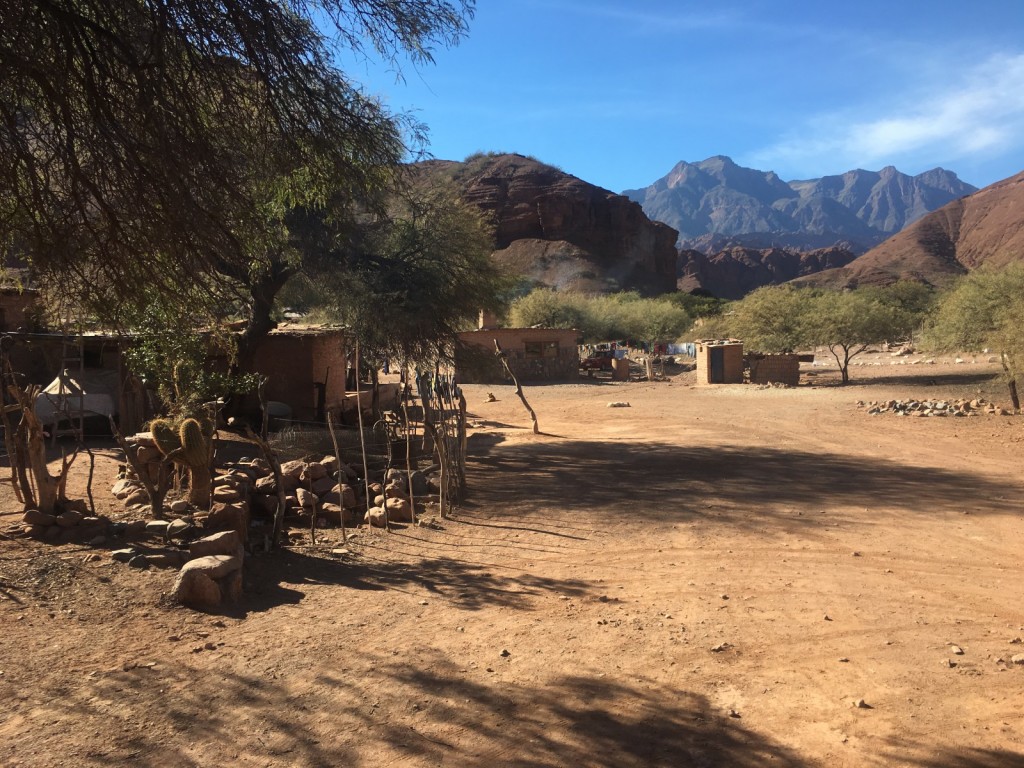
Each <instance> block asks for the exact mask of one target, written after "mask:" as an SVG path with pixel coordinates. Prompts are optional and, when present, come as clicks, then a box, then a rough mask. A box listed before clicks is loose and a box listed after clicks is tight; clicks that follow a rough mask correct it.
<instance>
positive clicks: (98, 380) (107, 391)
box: [35, 368, 119, 424]
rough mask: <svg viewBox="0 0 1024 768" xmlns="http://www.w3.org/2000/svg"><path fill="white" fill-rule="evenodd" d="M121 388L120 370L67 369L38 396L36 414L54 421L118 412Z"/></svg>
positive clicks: (43, 420) (109, 414) (46, 419)
mask: <svg viewBox="0 0 1024 768" xmlns="http://www.w3.org/2000/svg"><path fill="white" fill-rule="evenodd" d="M118 391H119V388H118V376H117V371H109V370H104V369H101V368H87V369H86V370H84V371H74V372H70V371H67V370H65V371H64V372H63V373H61V374H60V375H59V376H57V378H56V379H54V380H53V381H52V382H50V384H49V385H48V386H47V387H46V388H45V389H44V390H43V391H42V392H40V393H39V395H37V396H36V405H35V409H36V418H38V419H39V421H40V422H41V423H42V424H55V423H57V422H58V421H59V420H60V419H63V418H69V417H70V418H78V417H79V416H116V415H117V403H118ZM62 411H66V412H62Z"/></svg>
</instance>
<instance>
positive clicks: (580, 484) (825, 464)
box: [469, 440, 1024, 524]
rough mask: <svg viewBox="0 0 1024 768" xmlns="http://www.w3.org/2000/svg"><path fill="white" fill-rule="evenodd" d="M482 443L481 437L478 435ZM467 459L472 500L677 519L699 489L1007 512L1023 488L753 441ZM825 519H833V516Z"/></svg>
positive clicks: (697, 505)
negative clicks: (738, 443) (756, 443)
mask: <svg viewBox="0 0 1024 768" xmlns="http://www.w3.org/2000/svg"><path fill="white" fill-rule="evenodd" d="M484 445H485V446H486V445H487V444H486V443H484ZM476 448H477V445H476V444H474V448H473V451H471V454H473V455H471V458H470V461H469V474H470V478H469V486H470V487H471V488H473V489H474V491H473V494H472V496H471V502H472V507H473V508H480V509H484V508H491V509H503V508H506V507H508V506H510V505H516V506H521V505H523V504H529V505H531V506H534V507H538V508H540V507H551V508H555V509H563V510H568V511H573V512H578V511H593V512H595V513H597V514H600V515H611V516H618V515H629V516H635V515H636V514H637V513H638V511H639V510H640V509H642V513H643V515H644V517H645V519H648V520H660V521H669V522H677V521H681V520H687V519H692V518H696V517H700V516H701V515H702V512H701V509H703V507H704V506H705V505H704V500H705V499H713V500H714V501H715V502H716V503H719V504H722V505H737V506H740V507H744V508H746V509H748V510H749V511H750V513H751V514H750V515H749V516H745V517H744V520H747V521H749V523H750V524H760V523H763V522H764V521H765V519H766V518H770V517H771V516H772V515H773V514H775V513H778V512H787V513H788V512H791V511H792V510H793V509H799V510H804V509H809V510H812V511H817V510H819V509H821V508H822V507H823V506H835V505H847V506H857V507H869V508H870V507H877V508H881V509H886V510H894V509H895V510H902V511H906V512H917V513H922V514H936V513H941V512H948V511H952V512H959V511H962V510H964V509H968V510H971V511H973V512H983V513H1015V512H1018V511H1019V509H1020V504H1021V500H1022V497H1024V489H1022V488H1021V487H1020V485H1018V484H1014V483H1012V482H1011V481H1007V482H1005V483H1004V482H1001V481H998V480H996V479H992V478H989V477H985V476H983V475H980V474H972V473H970V472H964V471H957V470H954V469H946V468H941V467H920V466H913V465H909V464H901V463H899V462H897V461H893V460H887V461H885V462H884V463H880V462H879V463H875V462H871V461H870V460H868V459H865V458H862V457H855V456H845V455H839V454H822V453H810V452H806V451H799V450H793V449H787V448H773V447H760V446H712V447H707V446H701V447H682V446H675V445H670V444H665V443H639V442H635V443H634V442H630V443H621V442H617V443H609V442H601V441H594V440H556V441H546V442H530V443H525V444H513V445H507V446H503V447H502V449H501V450H500V451H491V450H489V449H487V452H486V453H484V454H483V455H480V454H479V453H478V452H477V450H476ZM833 522H835V521H833Z"/></svg>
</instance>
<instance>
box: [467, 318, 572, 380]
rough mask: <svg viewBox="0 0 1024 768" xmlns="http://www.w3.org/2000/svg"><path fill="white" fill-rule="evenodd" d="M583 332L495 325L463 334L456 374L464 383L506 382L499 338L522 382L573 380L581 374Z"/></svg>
mask: <svg viewBox="0 0 1024 768" xmlns="http://www.w3.org/2000/svg"><path fill="white" fill-rule="evenodd" d="M579 335H580V334H579V331H577V330H574V329H566V328H494V329H490V330H478V331H466V332H464V333H460V334H459V344H458V345H457V347H456V350H455V373H456V376H457V377H458V380H459V381H460V382H461V383H463V384H500V383H502V382H504V381H506V378H507V376H506V374H505V371H504V369H503V368H502V366H501V362H500V361H499V360H498V359H497V356H496V355H495V349H494V342H495V340H497V342H498V344H500V345H501V349H502V351H503V352H504V353H505V359H506V360H507V361H508V365H509V368H511V369H512V372H513V373H514V374H515V375H516V378H517V379H519V381H521V382H539V381H570V380H572V379H575V378H577V377H578V376H579V369H580V355H579V349H578V347H577V343H578V342H579Z"/></svg>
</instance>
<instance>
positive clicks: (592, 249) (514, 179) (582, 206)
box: [418, 154, 677, 294]
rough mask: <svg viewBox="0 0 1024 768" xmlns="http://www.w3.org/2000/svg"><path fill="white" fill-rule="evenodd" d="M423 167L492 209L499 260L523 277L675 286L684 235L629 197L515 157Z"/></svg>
mask: <svg viewBox="0 0 1024 768" xmlns="http://www.w3.org/2000/svg"><path fill="white" fill-rule="evenodd" d="M418 167H420V168H421V169H422V170H423V171H424V172H427V173H437V174H441V175H444V176H446V177H448V178H450V179H451V180H452V181H453V182H454V183H455V184H456V185H457V187H458V188H459V190H460V194H461V195H462V198H463V199H464V200H466V201H467V202H469V203H471V204H473V205H475V206H477V207H478V208H479V209H480V210H482V211H484V212H485V213H486V214H487V216H488V217H489V218H490V219H491V221H492V223H493V225H494V232H495V252H494V258H495V260H496V261H498V263H500V264H503V265H505V266H506V267H508V268H509V269H510V270H512V271H514V273H516V274H520V275H522V276H523V277H525V278H527V279H529V280H532V281H534V282H537V283H540V284H543V285H548V286H551V287H554V288H559V289H569V290H578V291H617V290H639V291H640V292H642V293H645V294H656V293H665V292H668V291H673V290H675V286H676V257H677V252H676V248H675V241H676V234H677V233H676V232H675V230H673V229H672V228H671V227H668V226H666V225H665V224H662V223H660V222H653V221H651V220H649V219H648V218H647V216H646V215H645V214H644V212H643V210H642V209H641V207H640V206H639V205H638V204H636V203H634V202H632V201H630V200H628V199H627V198H625V197H623V196H622V195H617V194H615V193H613V192H609V191H608V190H606V189H601V188H600V187H596V186H594V185H593V184H588V183H587V182H585V181H582V180H581V179H578V178H576V177H575V176H570V175H569V174H567V173H565V172H563V171H561V170H559V169H557V168H555V167H553V166H550V165H546V164H544V163H541V162H539V161H537V160H534V159H532V158H528V157H523V156H522V155H515V154H504V155H480V156H476V157H473V158H469V159H467V161H466V162H463V163H457V162H452V161H441V160H432V161H427V162H425V163H420V164H418Z"/></svg>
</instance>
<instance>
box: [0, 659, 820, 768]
mask: <svg viewBox="0 0 1024 768" xmlns="http://www.w3.org/2000/svg"><path fill="white" fill-rule="evenodd" d="M363 655H364V656H365V655H367V654H366V653H365V652H364V654H363ZM369 660H370V662H371V663H370V666H369V668H363V667H361V666H360V665H357V667H358V669H359V671H358V672H353V670H351V669H348V668H344V667H343V668H339V666H340V665H339V664H338V663H337V662H338V661H339V659H338V657H337V656H336V654H329V655H328V656H327V657H325V658H324V660H323V664H322V665H320V667H319V668H318V669H313V670H310V672H309V673H301V674H299V675H296V674H294V670H293V674H288V675H285V674H280V675H278V674H276V672H275V670H274V668H270V669H268V670H267V671H266V672H264V673H262V674H261V673H256V672H251V673H249V672H246V673H241V672H238V671H236V669H234V668H233V667H232V665H230V664H228V663H225V664H222V665H217V666H213V667H210V668H204V669H203V670H202V672H201V674H200V673H199V672H198V670H193V669H190V668H189V667H188V666H187V665H184V666H183V665H167V664H157V665H156V667H155V668H143V667H137V668H134V669H129V670H123V671H122V670H120V669H118V670H116V671H112V672H107V673H103V674H100V675H98V676H95V677H93V678H89V679H87V680H86V681H85V683H84V684H82V685H79V686H77V687H74V688H64V687H63V686H61V685H57V687H56V688H55V687H54V683H53V682H51V681H47V682H42V683H41V684H40V685H39V687H38V688H36V689H35V690H33V691H32V692H31V693H30V694H29V695H30V697H32V698H33V699H36V698H38V701H31V702H29V703H31V705H32V707H33V709H32V715H31V716H32V717H33V718H35V717H44V718H45V721H46V726H47V731H48V732H50V733H52V736H44V737H42V738H38V732H37V733H36V735H37V739H36V740H35V741H34V742H33V743H32V748H33V750H34V751H35V756H36V757H39V756H40V754H44V755H47V754H48V755H52V756H53V757H54V758H56V756H57V755H67V748H68V747H67V744H66V741H65V738H64V735H63V734H64V730H65V729H66V728H74V729H75V731H76V733H78V734H79V738H78V739H77V742H76V744H75V746H76V749H80V750H81V751H80V752H78V753H77V755H78V756H77V758H76V762H77V764H80V765H117V764H128V763H130V764H132V765H137V766H145V767H148V766H166V765H177V766H192V765H197V764H200V763H201V764H215V763H221V764H224V763H227V764H230V763H233V762H237V763H243V762H244V763H246V764H248V763H249V762H250V761H255V762H260V763H261V764H262V763H267V764H270V763H274V764H278V762H276V761H280V764H282V765H284V764H287V765H300V766H340V765H346V766H373V765H385V764H388V765H399V764H400V765H441V764H443V765H446V766H462V767H465V768H470V766H473V767H475V766H492V765H493V766H498V765H500V766H509V767H510V768H540V767H541V766H582V765H586V766H609V767H610V766H616V767H623V768H625V767H628V766H667V765H678V766H730V768H755V767H757V766H763V765H768V764H770V765H773V766H780V768H803V766H805V765H806V763H805V762H803V761H802V760H801V759H800V758H799V757H797V756H796V754H795V753H793V752H792V751H791V750H789V749H787V748H786V747H783V746H782V745H780V744H778V743H776V742H774V741H773V740H772V739H770V738H768V737H766V736H764V735H762V734H759V733H757V732H755V731H754V730H753V729H751V728H748V727H746V726H745V725H744V723H743V720H742V719H739V718H734V717H730V716H729V715H728V714H727V713H726V712H722V711H720V710H718V709H716V708H715V707H713V706H712V705H711V703H710V702H709V700H708V699H707V698H706V697H704V696H701V695H699V694H696V693H693V692H691V691H686V690H680V689H676V688H672V687H670V686H668V685H664V684H662V683H659V682H657V681H653V680H650V679H639V680H638V679H635V678H631V679H630V680H629V681H628V682H627V681H624V680H609V679H607V678H604V677H600V676H598V675H596V674H593V673H589V674H588V673H581V674H578V675H573V676H566V677H560V678H555V679H553V680H550V681H547V682H545V683H541V684H526V683H518V682H511V683H509V682H504V681H502V679H501V678H500V677H499V676H496V675H491V674H489V673H488V674H485V673H483V671H482V670H481V671H479V672H468V671H467V670H466V669H460V668H459V667H458V666H456V665H455V664H453V663H452V662H451V661H449V660H448V659H447V658H445V657H443V656H442V655H441V653H440V651H437V652H430V653H429V655H428V656H427V657H426V658H420V659H419V661H418V662H409V663H402V664H391V663H390V662H389V661H386V660H385V659H384V658H381V657H376V656H374V655H373V654H369ZM32 729H33V724H32V723H31V722H30V721H29V722H25V723H24V725H23V726H22V731H21V732H20V733H19V731H17V730H15V729H12V730H10V731H9V732H8V733H9V735H10V736H11V737H12V738H11V740H10V741H8V743H7V744H6V745H5V747H3V748H0V755H2V754H3V752H4V751H5V750H15V749H17V748H18V745H19V737H20V736H21V735H22V733H26V734H27V733H30V732H31V731H32ZM12 754H18V753H17V752H13V751H12ZM197 761H198V762H197Z"/></svg>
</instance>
